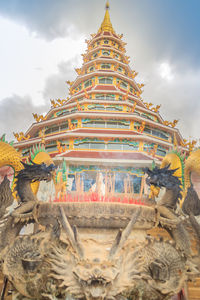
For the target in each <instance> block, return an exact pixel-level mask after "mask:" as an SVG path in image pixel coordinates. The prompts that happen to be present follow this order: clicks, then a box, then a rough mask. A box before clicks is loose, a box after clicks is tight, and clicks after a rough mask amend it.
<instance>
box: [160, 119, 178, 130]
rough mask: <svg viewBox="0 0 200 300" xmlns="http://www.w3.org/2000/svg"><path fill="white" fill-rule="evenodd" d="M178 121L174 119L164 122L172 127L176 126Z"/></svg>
mask: <svg viewBox="0 0 200 300" xmlns="http://www.w3.org/2000/svg"><path fill="white" fill-rule="evenodd" d="M177 123H178V120H174V121H173V122H169V121H164V122H163V124H164V125H167V126H171V127H172V128H174V127H175V126H176V124H177Z"/></svg>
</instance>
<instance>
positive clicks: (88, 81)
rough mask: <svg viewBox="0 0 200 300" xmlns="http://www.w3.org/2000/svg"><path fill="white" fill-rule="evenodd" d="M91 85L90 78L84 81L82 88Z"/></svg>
mask: <svg viewBox="0 0 200 300" xmlns="http://www.w3.org/2000/svg"><path fill="white" fill-rule="evenodd" d="M91 85H92V79H89V80H87V81H86V82H85V83H84V88H86V87H88V86H91Z"/></svg>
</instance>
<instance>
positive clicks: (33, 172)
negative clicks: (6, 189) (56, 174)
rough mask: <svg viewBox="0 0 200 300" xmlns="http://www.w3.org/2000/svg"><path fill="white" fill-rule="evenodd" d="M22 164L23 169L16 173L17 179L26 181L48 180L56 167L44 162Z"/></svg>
mask: <svg viewBox="0 0 200 300" xmlns="http://www.w3.org/2000/svg"><path fill="white" fill-rule="evenodd" d="M22 163H23V162H22ZM23 166H24V169H22V170H21V171H20V172H19V173H18V175H17V179H18V180H23V181H28V182H35V181H42V180H45V181H50V180H51V179H52V172H53V171H54V170H55V169H56V166H55V165H54V164H50V165H49V166H47V165H46V164H45V163H41V164H36V163H34V162H32V165H29V164H26V163H23Z"/></svg>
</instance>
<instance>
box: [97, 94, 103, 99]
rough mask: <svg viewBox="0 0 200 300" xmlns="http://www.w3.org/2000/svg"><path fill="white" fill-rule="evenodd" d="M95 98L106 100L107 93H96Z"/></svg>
mask: <svg viewBox="0 0 200 300" xmlns="http://www.w3.org/2000/svg"><path fill="white" fill-rule="evenodd" d="M95 99H99V100H104V99H105V95H103V94H96V95H95Z"/></svg>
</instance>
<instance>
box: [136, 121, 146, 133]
mask: <svg viewBox="0 0 200 300" xmlns="http://www.w3.org/2000/svg"><path fill="white" fill-rule="evenodd" d="M145 124H146V123H145V122H144V121H142V123H141V125H140V127H139V128H138V130H137V131H138V132H140V133H143V131H144V129H145Z"/></svg>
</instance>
